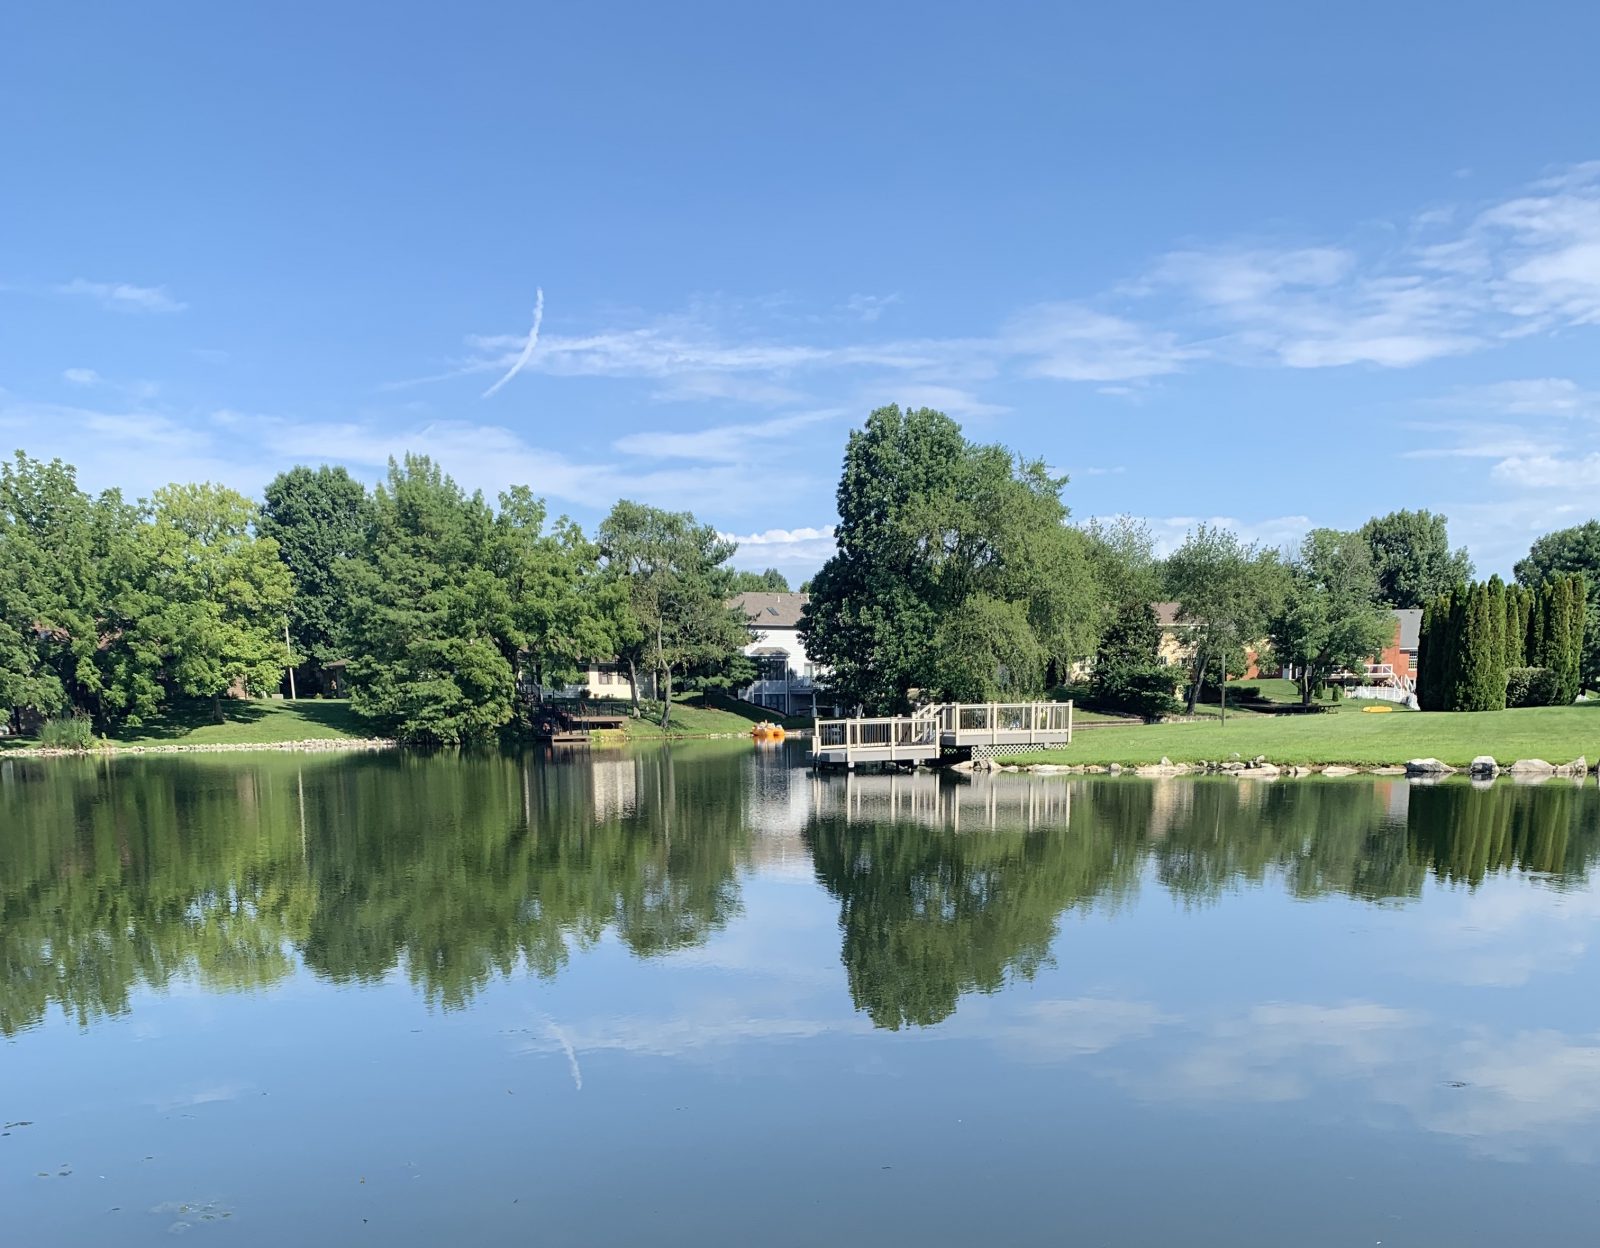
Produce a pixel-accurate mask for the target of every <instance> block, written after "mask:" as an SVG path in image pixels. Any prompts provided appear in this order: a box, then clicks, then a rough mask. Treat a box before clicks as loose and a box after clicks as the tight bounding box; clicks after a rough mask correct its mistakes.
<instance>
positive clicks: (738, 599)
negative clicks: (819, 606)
mask: <svg viewBox="0 0 1600 1248" xmlns="http://www.w3.org/2000/svg"><path fill="white" fill-rule="evenodd" d="M810 601H811V595H810V594H775V593H765V592H751V593H748V594H735V595H734V596H733V597H732V598H730V599H729V600H728V605H729V606H730V607H737V608H739V610H740V611H742V612H744V617H745V619H747V620H749V621H750V627H751V628H799V627H800V610H801V608H803V607H804V606H805V605H806V603H808V602H810Z"/></svg>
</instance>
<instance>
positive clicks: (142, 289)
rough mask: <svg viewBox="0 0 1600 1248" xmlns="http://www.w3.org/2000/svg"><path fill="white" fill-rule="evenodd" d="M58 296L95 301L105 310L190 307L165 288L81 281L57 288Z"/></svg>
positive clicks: (83, 279) (151, 310) (155, 309)
mask: <svg viewBox="0 0 1600 1248" xmlns="http://www.w3.org/2000/svg"><path fill="white" fill-rule="evenodd" d="M55 289H56V293H58V294H62V295H78V296H82V297H84V298H87V299H93V300H95V301H96V302H98V303H99V304H100V306H101V307H105V308H114V309H117V310H119V311H124V312H127V311H134V312H181V311H183V309H184V308H186V307H188V306H189V305H188V304H186V303H180V302H179V301H178V300H176V299H174V298H173V297H172V296H171V295H169V294H168V293H167V289H166V287H165V286H135V285H132V284H131V283H129V282H91V281H89V280H88V279H86V278H82V277H77V278H74V279H73V280H72V281H70V282H64V283H63V284H61V285H60V286H57V287H56V288H55Z"/></svg>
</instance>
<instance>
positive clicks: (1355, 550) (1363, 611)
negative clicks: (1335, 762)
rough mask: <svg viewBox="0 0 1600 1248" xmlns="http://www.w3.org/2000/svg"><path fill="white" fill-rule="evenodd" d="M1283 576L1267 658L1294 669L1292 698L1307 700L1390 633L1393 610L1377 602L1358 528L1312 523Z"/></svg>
mask: <svg viewBox="0 0 1600 1248" xmlns="http://www.w3.org/2000/svg"><path fill="white" fill-rule="evenodd" d="M1289 578H1290V581H1289V587H1288V593H1287V594H1286V595H1285V596H1284V598H1283V600H1282V605H1281V606H1280V608H1279V609H1278V610H1277V611H1276V612H1275V613H1274V614H1273V616H1272V618H1271V621H1270V624H1269V628H1268V636H1269V637H1270V639H1271V642H1272V651H1273V654H1274V656H1275V657H1276V658H1277V659H1278V660H1279V661H1280V662H1282V663H1285V664H1289V665H1291V666H1293V667H1294V668H1295V669H1296V671H1297V673H1298V675H1297V676H1296V681H1297V683H1298V685H1299V688H1300V700H1301V702H1302V703H1303V704H1304V705H1307V706H1309V705H1310V704H1311V699H1312V696H1313V694H1314V693H1315V692H1316V690H1317V689H1318V688H1320V687H1321V686H1322V685H1323V684H1324V683H1325V682H1326V680H1327V678H1328V676H1329V675H1330V674H1331V673H1333V672H1335V671H1337V670H1339V669H1341V668H1354V667H1356V666H1357V665H1359V664H1360V663H1362V662H1365V661H1367V660H1370V659H1371V658H1373V657H1374V656H1375V655H1377V654H1378V653H1379V652H1381V651H1382V649H1383V647H1384V646H1385V645H1386V644H1387V643H1388V642H1389V640H1390V639H1391V638H1392V637H1393V631H1394V616H1393V614H1392V613H1391V612H1390V610H1389V608H1388V607H1385V606H1383V605H1382V604H1381V603H1380V602H1379V600H1378V594H1379V586H1378V578H1377V575H1376V573H1375V572H1374V569H1373V566H1372V556H1371V555H1370V553H1369V552H1368V549H1367V545H1366V543H1365V542H1364V541H1362V539H1361V536H1360V534H1357V533H1341V532H1339V531H1337V530H1335V529H1313V530H1312V531H1311V532H1310V533H1309V534H1307V535H1306V538H1305V541H1304V542H1302V543H1301V546H1300V554H1299V557H1298V558H1297V559H1296V560H1295V561H1294V563H1292V564H1291V565H1290V567H1289Z"/></svg>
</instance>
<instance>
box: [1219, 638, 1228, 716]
mask: <svg viewBox="0 0 1600 1248" xmlns="http://www.w3.org/2000/svg"><path fill="white" fill-rule="evenodd" d="M1217 666H1218V667H1220V668H1221V669H1222V670H1221V671H1220V672H1218V673H1217V681H1218V683H1217V698H1218V700H1219V702H1220V703H1221V706H1222V722H1223V723H1224V724H1225V723H1227V722H1228V656H1227V654H1226V652H1224V653H1222V654H1219V655H1217Z"/></svg>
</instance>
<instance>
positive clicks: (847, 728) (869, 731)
mask: <svg viewBox="0 0 1600 1248" xmlns="http://www.w3.org/2000/svg"><path fill="white" fill-rule="evenodd" d="M813 739H814V741H815V742H816V744H815V745H814V746H813V749H833V750H838V749H843V750H846V751H850V752H854V751H855V750H895V749H900V748H905V749H914V748H917V747H921V748H922V749H926V748H927V747H929V746H932V747H934V748H937V747H938V744H939V725H938V723H937V721H935V720H933V719H917V718H915V717H912V716H905V715H894V716H889V717H887V718H883V719H819V720H817V722H816V736H815V737H814V738H813Z"/></svg>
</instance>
